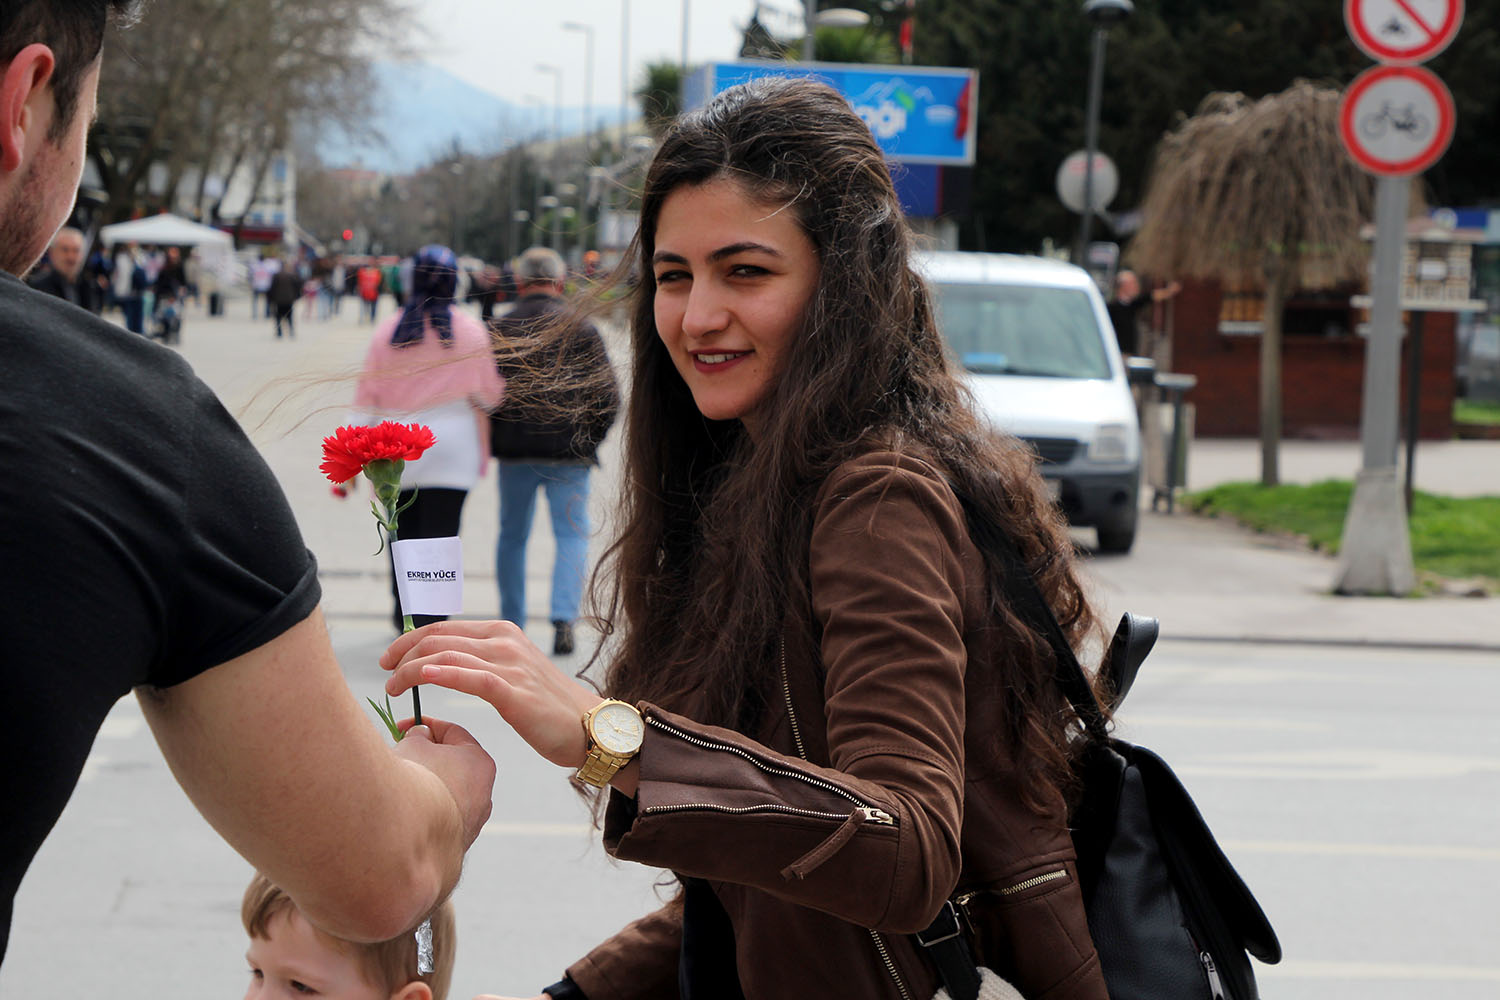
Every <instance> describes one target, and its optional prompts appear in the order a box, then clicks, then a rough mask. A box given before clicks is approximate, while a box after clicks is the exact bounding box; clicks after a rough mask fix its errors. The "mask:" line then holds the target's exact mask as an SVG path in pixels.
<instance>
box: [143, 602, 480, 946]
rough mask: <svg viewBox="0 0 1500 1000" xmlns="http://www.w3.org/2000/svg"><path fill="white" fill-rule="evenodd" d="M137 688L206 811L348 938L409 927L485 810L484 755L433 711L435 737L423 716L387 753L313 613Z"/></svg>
mask: <svg viewBox="0 0 1500 1000" xmlns="http://www.w3.org/2000/svg"><path fill="white" fill-rule="evenodd" d="M137 696H138V698H139V700H140V703H141V707H142V709H143V711H144V713H145V716H146V719H147V721H148V722H149V723H150V725H151V730H152V732H153V733H154V734H155V736H156V741H157V743H158V744H159V745H160V746H161V749H162V753H163V754H164V755H165V757H166V759H167V762H168V764H169V765H170V766H171V768H172V773H173V774H174V775H175V776H176V777H177V781H178V782H179V783H180V784H181V785H182V787H183V789H184V790H185V791H186V792H187V794H188V797H189V798H191V799H192V801H193V804H194V805H195V806H197V808H198V810H199V811H200V812H201V813H202V814H203V816H204V818H206V819H207V820H208V821H209V823H210V824H212V825H213V827H214V829H215V830H217V831H218V832H219V834H220V835H221V836H222V837H223V838H224V839H225V840H226V841H228V842H229V843H230V845H231V846H233V847H234V848H235V850H237V851H239V853H240V854H241V855H243V856H244V857H245V859H246V860H247V861H249V862H250V863H251V864H253V865H254V866H255V867H256V868H258V869H260V870H261V871H262V872H264V873H265V874H266V875H267V876H268V877H269V878H270V879H271V880H272V881H273V882H275V883H276V884H277V885H279V886H281V887H282V888H283V889H285V890H286V892H287V893H288V895H290V896H291V897H292V898H293V899H295V900H296V902H297V905H298V906H299V907H300V908H301V910H302V911H303V913H305V914H306V915H307V917H308V919H309V920H311V921H312V922H313V923H314V924H316V925H317V926H319V927H321V928H323V929H324V930H325V931H327V932H329V933H331V934H334V935H336V936H338V937H341V938H345V939H347V940H352V941H380V940H386V939H389V938H392V937H395V936H396V935H398V934H400V933H401V932H403V931H404V930H407V929H408V928H410V927H412V926H414V925H415V924H416V923H417V922H418V921H419V920H420V919H421V918H422V916H423V915H424V914H425V913H426V912H427V911H429V910H430V909H431V908H432V907H433V906H434V905H435V904H436V903H437V902H438V901H439V900H440V899H442V898H444V897H445V896H446V895H447V894H448V893H449V892H450V891H451V890H452V888H453V886H454V885H455V884H456V883H457V881H458V875H459V869H460V867H461V865H462V863H463V852H464V851H465V849H466V848H467V847H468V845H469V844H471V843H473V841H474V838H475V837H476V836H477V835H478V833H479V829H480V828H481V827H482V826H483V825H484V821H485V820H486V819H487V818H488V816H489V810H490V794H491V790H492V787H493V785H494V779H495V765H494V762H493V761H492V760H491V759H490V757H489V755H488V754H486V753H485V752H484V750H483V749H482V748H481V747H480V746H479V745H478V743H476V742H474V740H473V737H471V736H469V734H468V733H467V732H465V731H464V730H463V729H462V728H460V727H457V726H450V725H448V724H445V723H440V722H436V721H433V722H432V723H431V727H430V728H431V730H432V733H431V736H432V739H431V740H429V739H428V738H427V736H426V735H425V734H423V733H422V732H421V731H420V730H418V731H416V732H414V733H412V734H409V735H408V737H407V738H406V739H405V740H403V741H402V742H401V743H400V744H399V745H398V747H397V748H396V750H395V751H394V752H393V751H392V749H391V748H390V747H389V746H388V745H386V743H385V740H384V738H383V737H382V736H381V735H380V733H379V732H378V731H377V729H376V727H375V726H374V725H373V724H372V723H371V722H370V720H369V719H368V718H367V717H366V716H365V714H364V712H363V711H362V710H361V709H360V707H359V704H358V703H357V702H356V701H355V699H354V696H353V693H352V692H351V691H350V690H349V686H348V684H347V683H346V682H345V680H344V676H343V674H342V672H341V671H340V669H339V666H338V663H337V661H336V660H335V659H334V655H333V648H332V647H331V646H330V644H329V642H328V635H327V632H326V630H325V627H324V624H323V616H322V613H321V612H319V611H314V612H313V614H311V615H310V616H309V617H308V618H307V619H305V620H304V621H302V622H300V623H299V624H297V625H295V626H293V627H292V628H291V629H289V630H288V631H286V632H284V633H283V634H282V635H280V636H278V637H277V638H276V639H273V640H271V641H270V642H268V643H266V644H265V645H263V646H260V647H259V648H257V649H254V650H252V651H251V652H249V653H246V654H245V655H243V656H239V657H236V658H235V659H233V660H230V661H229V662H227V663H224V664H221V665H219V666H217V667H214V668H213V669H211V670H207V671H205V672H203V673H202V674H199V675H198V676H196V677H194V678H192V679H191V680H188V681H185V682H184V683H182V684H178V685H176V686H174V687H170V688H151V689H138V690H137ZM433 740H435V741H437V742H436V743H434V742H432V741H433Z"/></svg>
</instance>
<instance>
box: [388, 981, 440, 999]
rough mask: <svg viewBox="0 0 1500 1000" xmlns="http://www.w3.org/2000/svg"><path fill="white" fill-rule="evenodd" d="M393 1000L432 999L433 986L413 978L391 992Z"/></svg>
mask: <svg viewBox="0 0 1500 1000" xmlns="http://www.w3.org/2000/svg"><path fill="white" fill-rule="evenodd" d="M391 1000H432V987H431V986H428V985H427V984H426V983H424V982H422V981H420V980H413V981H412V982H409V983H407V984H406V985H405V986H403V987H401V988H400V989H399V990H397V991H396V992H394V993H392V994H391Z"/></svg>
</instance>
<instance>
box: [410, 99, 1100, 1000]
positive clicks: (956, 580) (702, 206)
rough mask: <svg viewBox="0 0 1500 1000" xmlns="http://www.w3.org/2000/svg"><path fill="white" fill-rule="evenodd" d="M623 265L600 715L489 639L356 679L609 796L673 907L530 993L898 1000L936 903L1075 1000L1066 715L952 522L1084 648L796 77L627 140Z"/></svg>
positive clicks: (1077, 930)
mask: <svg viewBox="0 0 1500 1000" xmlns="http://www.w3.org/2000/svg"><path fill="white" fill-rule="evenodd" d="M633 252H634V262H635V263H636V265H637V266H638V268H639V273H640V274H641V275H642V276H643V280H642V281H641V283H640V285H639V287H638V288H637V289H636V291H635V298H634V301H633V313H632V318H631V355H632V362H633V370H632V379H631V392H630V405H629V410H628V421H627V424H626V431H625V440H624V445H623V447H624V453H625V471H624V482H623V484H622V496H621V500H620V503H621V508H622V510H621V518H620V522H619V525H620V531H619V536H618V538H617V540H616V541H615V542H614V544H613V545H612V546H611V548H610V549H609V552H608V558H607V559H606V561H605V563H604V564H602V566H601V569H600V571H599V574H598V577H597V578H596V583H598V584H600V585H601V587H600V592H601V594H602V596H603V598H604V600H603V606H604V621H605V623H606V627H607V628H608V629H609V630H611V631H612V638H611V641H610V642H609V643H608V646H607V655H608V658H609V659H608V665H607V669H606V671H605V673H604V678H603V690H604V693H605V694H607V695H608V696H609V699H611V700H608V701H605V702H603V703H602V704H601V702H600V697H599V694H598V693H596V692H595V691H594V690H593V689H592V688H590V687H588V686H587V685H585V684H583V683H580V682H579V681H577V680H574V679H573V678H571V677H568V676H566V675H564V674H563V673H561V672H560V671H558V670H557V669H556V668H555V667H553V666H552V664H551V663H550V662H549V661H548V660H547V659H546V658H545V657H544V656H543V655H542V654H541V653H540V651H538V650H537V649H536V647H535V646H533V645H532V644H531V643H530V642H529V641H528V640H527V639H526V638H525V637H524V635H522V634H521V632H520V631H519V630H518V629H516V628H514V627H513V626H509V625H507V624H505V623H498V622H497V623H490V622H483V623H481V622H448V623H446V624H442V625H434V626H430V627H429V628H427V629H423V630H419V631H417V632H413V633H411V634H409V635H407V636H405V637H403V638H402V639H400V640H398V641H397V642H396V643H395V644H394V645H393V646H392V647H391V648H390V650H389V651H388V652H387V654H386V655H385V657H384V658H383V660H382V665H383V666H385V667H386V668H387V669H390V670H393V671H394V673H393V675H392V677H391V678H390V679H389V682H388V684H387V690H388V691H389V692H390V693H391V694H393V695H394V694H398V693H400V692H403V691H405V690H407V689H408V688H410V687H411V686H412V685H414V684H417V683H430V684H439V685H442V686H445V687H449V688H452V689H454V690H458V691H464V692H468V693H470V694H474V695H477V696H479V697H481V698H484V699H485V700H486V701H488V702H490V703H491V704H492V705H493V706H494V707H495V708H496V710H497V711H498V712H499V713H500V714H501V715H502V716H503V717H504V718H505V719H506V721H507V722H509V723H510V724H511V725H512V726H513V727H514V728H515V729H516V730H517V732H518V733H519V734H520V735H521V736H522V737H523V738H525V739H526V740H527V741H528V742H529V743H530V744H531V745H532V747H533V748H535V749H536V750H537V751H538V752H539V753H540V754H542V756H544V757H545V758H547V759H548V760H551V761H552V762H554V763H556V764H559V765H562V766H565V767H568V768H573V769H577V776H578V777H579V778H580V779H581V780H582V781H583V782H585V783H587V784H592V785H596V786H600V787H604V788H611V789H612V790H611V791H609V792H608V793H607V802H606V803H604V809H603V813H604V816H603V824H604V838H605V845H606V847H607V848H608V850H609V851H610V853H611V854H613V855H614V856H615V857H617V858H621V859H628V860H633V861H638V862H642V863H644V864H648V865H655V866H658V867H661V868H666V869H670V870H671V871H673V872H675V873H676V874H677V876H678V877H679V879H680V880H681V882H682V886H683V889H682V892H681V893H680V894H679V895H678V897H677V898H676V899H674V900H673V901H672V902H671V903H670V904H668V905H667V906H666V907H664V908H663V909H662V910H660V911H658V912H657V913H654V914H651V915H648V916H646V917H643V918H642V919H641V920H638V921H636V922H635V923H633V924H631V925H630V926H629V927H627V928H625V929H624V930H623V931H621V932H620V933H619V934H618V935H616V936H615V937H613V938H611V939H610V940H608V941H606V942H605V943H604V944H602V945H600V946H599V947H598V948H596V949H595V950H594V951H593V952H591V953H590V954H589V955H587V956H586V957H584V958H583V959H581V960H580V961H578V962H577V963H575V964H574V965H573V966H572V967H571V968H569V969H568V970H567V975H566V977H565V978H564V979H563V980H562V981H561V982H559V983H556V984H554V985H552V986H549V987H547V990H546V993H547V994H548V995H550V996H552V997H554V998H556V997H579V996H583V997H588V998H589V1000H611V998H622V1000H623V998H627V997H631V998H634V997H679V996H691V997H694V998H699V997H714V998H718V997H734V996H744V997H749V998H751V1000H760V998H765V1000H772V998H775V1000H781V998H786V997H792V996H809V997H861V998H872V997H890V998H923V1000H925V998H927V997H931V996H932V995H933V993H934V991H935V990H937V989H938V987H939V985H940V984H939V980H938V974H937V972H936V971H935V969H934V965H933V962H932V960H931V958H930V957H929V955H928V954H927V953H926V950H925V949H924V947H923V946H922V945H920V944H919V943H918V942H917V940H916V939H915V937H914V936H913V935H914V934H915V933H916V932H920V931H923V930H924V929H926V928H927V927H928V926H929V924H931V923H932V922H933V920H934V917H935V916H937V915H938V914H939V913H940V912H941V911H944V910H945V909H946V907H947V904H948V901H949V900H950V899H953V900H957V901H958V902H959V904H960V909H961V910H962V911H963V913H964V916H965V917H966V920H967V923H968V924H969V925H970V927H969V931H970V933H969V934H968V935H967V936H968V937H969V938H970V940H971V942H972V943H973V945H974V946H975V947H976V949H977V953H976V955H975V958H976V959H977V960H978V962H979V963H980V964H982V965H984V966H986V967H988V968H989V969H991V970H993V971H994V973H996V974H998V975H999V976H1000V977H1002V978H1003V979H1004V980H1007V981H1009V982H1010V983H1013V984H1014V985H1015V986H1016V987H1017V988H1019V990H1020V991H1021V992H1022V993H1023V994H1024V995H1025V996H1027V997H1032V998H1040V997H1046V998H1048V1000H1062V998H1066V1000H1081V998H1090V1000H1095V998H1097V1000H1104V998H1105V995H1106V994H1105V987H1104V981H1103V978H1102V976H1101V975H1100V972H1099V966H1098V959H1097V957H1096V956H1095V953H1094V949H1093V946H1092V943H1091V942H1090V940H1089V936H1088V927H1087V923H1086V920H1085V916H1084V908H1083V901H1082V897H1081V894H1080V892H1079V888H1078V882H1077V872H1076V866H1075V860H1074V853H1073V847H1072V843H1071V840H1070V837H1069V832H1068V827H1067V799H1068V792H1069V790H1070V787H1071V784H1072V766H1071V762H1070V754H1069V746H1070V742H1071V741H1070V736H1071V734H1072V732H1073V726H1074V720H1073V716H1072V714H1071V712H1070V710H1069V708H1068V705H1067V703H1066V701H1065V700H1064V699H1063V697H1062V696H1061V694H1060V693H1059V691H1058V688H1057V684H1056V682H1055V680H1054V679H1053V671H1054V665H1053V657H1052V654H1051V651H1050V649H1049V647H1048V645H1047V642H1046V640H1045V639H1044V638H1042V637H1041V636H1040V635H1038V634H1037V633H1036V632H1035V631H1034V630H1032V629H1031V628H1028V627H1027V626H1026V624H1025V623H1023V621H1022V620H1021V619H1020V618H1019V617H1018V616H1017V614H1016V613H1015V612H1014V611H1013V609H1012V608H1011V607H1010V606H1009V602H1008V601H1007V597H1006V595H1007V584H1006V581H1005V579H1004V577H1005V570H1004V567H1005V565H1007V562H1006V560H1004V559H1002V558H1001V557H1000V556H999V555H997V554H996V553H995V552H992V551H988V549H987V548H986V547H984V546H981V545H978V544H976V542H975V541H974V540H973V539H972V538H971V536H970V524H971V523H973V522H972V519H973V518H982V519H984V521H985V523H986V524H987V525H990V526H993V527H994V528H996V529H998V530H999V531H1001V532H1003V534H1004V535H1005V536H1006V537H1008V539H1009V540H1010V542H1011V543H1012V544H1013V546H1014V548H1015V550H1016V551H1017V552H1018V553H1019V556H1020V559H1021V561H1023V562H1024V563H1025V564H1026V566H1027V567H1028V569H1029V571H1030V572H1031V574H1032V575H1033V576H1034V577H1035V578H1036V580H1037V581H1038V583H1039V585H1040V587H1041V589H1042V592H1043V593H1044V594H1045V595H1046V598H1047V600H1048V602H1049V604H1050V605H1051V607H1052V608H1053V610H1054V611H1055V613H1056V615H1057V617H1058V619H1059V621H1060V622H1061V623H1062V626H1063V628H1064V630H1065V631H1066V633H1067V634H1068V636H1069V638H1070V640H1071V641H1072V642H1073V643H1074V644H1075V645H1082V644H1083V643H1084V642H1085V641H1086V639H1087V638H1088V636H1089V635H1090V634H1091V632H1092V630H1093V628H1094V619H1093V617H1092V615H1091V614H1090V611H1089V608H1088V606H1087V603H1086V601H1085V598H1084V594H1083V590H1082V587H1081V585H1080V581H1079V579H1078V576H1077V573H1076V567H1075V563H1074V559H1073V550H1072V547H1071V544H1070V542H1069V538H1068V535H1067V530H1066V525H1065V524H1064V522H1063V520H1062V519H1061V517H1060V515H1059V514H1058V513H1057V512H1056V511H1055V509H1054V508H1053V507H1052V506H1051V505H1050V504H1049V502H1048V500H1047V498H1046V494H1045V490H1044V488H1043V483H1042V480H1041V478H1040V476H1039V475H1038V473H1037V472H1036V470H1035V468H1034V465H1033V459H1032V456H1031V455H1030V453H1029V452H1027V451H1026V450H1025V449H1023V448H1021V447H1020V446H1019V445H1018V444H1017V443H1016V442H1015V441H1014V440H1013V439H1006V438H1003V437H1001V436H998V435H996V434H995V433H994V432H993V431H992V430H991V429H990V428H988V427H987V426H986V425H985V424H984V423H983V422H982V420H981V419H980V418H979V417H978V416H976V414H975V411H974V409H973V407H972V405H971V402H970V401H969V399H968V398H967V396H966V394H965V392H964V391H963V389H962V387H961V385H960V383H959V381H958V380H957V377H956V376H955V374H954V371H953V369H952V367H951V366H950V363H949V360H948V359H947V357H946V356H945V352H944V347H943V342H942V340H941V338H940V336H939V332H938V330H937V328H936V324H935V320H934V311H933V307H932V302H931V299H930V296H929V292H928V289H927V287H926V285H925V283H924V282H923V280H922V278H921V277H920V276H919V275H918V274H917V272H916V271H915V270H914V269H913V266H912V234H911V232H910V230H909V229H908V227H907V224H906V222H905V219H904V218H903V216H902V213H901V209H900V205H899V202H898V200H897V197H896V193H895V190H894V188H893V186H892V183H891V178H890V174H889V171H888V167H887V165H886V162H885V159H884V157H883V155H882V154H881V151H880V149H879V147H878V146H877V145H876V144H875V142H874V139H873V138H872V137H871V135H870V132H869V129H868V128H867V127H866V126H865V124H864V123H863V122H862V121H861V120H860V119H859V117H858V116H857V115H856V114H855V113H854V112H853V110H852V109H851V108H850V106H849V105H848V103H847V102H846V101H845V100H844V99H843V98H842V97H840V96H839V95H838V94H837V93H836V92H835V91H833V90H831V89H829V88H827V87H825V86H823V85H821V84H818V83H813V82H808V81H800V82H798V81H788V80H768V81H759V82H755V83H751V84H746V85H743V86H740V87H737V88H734V89H732V90H729V91H727V92H725V93H723V94H721V95H719V96H718V97H717V98H715V99H714V100H713V101H712V102H710V103H709V104H708V105H707V106H706V107H704V108H702V109H700V110H698V111H696V112H693V113H691V114H688V115H685V116H684V117H682V118H681V119H679V121H678V122H677V123H676V124H675V126H674V127H673V128H672V129H671V131H670V132H669V133H668V134H667V135H666V136H665V138H664V139H663V141H662V144H661V147H660V149H659V150H658V152H657V154H656V156H655V159H654V160H653V162H652V164H651V167H650V169H649V172H648V174H647V177H646V182H645V190H644V193H643V200H642V206H641V223H640V230H639V233H638V235H637V238H636V244H635V246H634V248H633ZM580 718H582V719H583V725H582V726H580V724H579V720H580Z"/></svg>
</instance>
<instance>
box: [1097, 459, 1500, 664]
mask: <svg viewBox="0 0 1500 1000" xmlns="http://www.w3.org/2000/svg"><path fill="white" fill-rule="evenodd" d="M1360 461H1361V456H1360V445H1359V442H1357V441H1286V442H1283V443H1282V447H1281V451H1280V464H1281V477H1282V481H1283V482H1288V483H1311V482H1316V481H1318V480H1322V479H1331V478H1339V479H1352V478H1354V476H1355V474H1356V473H1357V472H1358V470H1359V467H1360ZM1414 465H1415V470H1416V476H1415V484H1416V486H1417V488H1418V489H1422V490H1428V491H1431V492H1434V493H1444V494H1449V495H1453V496H1479V495H1500V442H1494V441H1440V442H1429V441H1424V442H1421V443H1419V444H1418V447H1417V454H1416V461H1415V463H1414ZM1187 472H1188V475H1187V479H1188V486H1189V488H1190V489H1194V490H1199V489H1206V488H1207V487H1209V486H1212V485H1215V484H1217V483H1221V482H1228V481H1234V480H1251V481H1253V480H1256V479H1258V478H1259V475H1260V443H1259V442H1258V441H1254V440H1225V439H1213V438H1207V439H1198V440H1195V441H1193V442H1192V448H1191V452H1190V455H1189V459H1188V470H1187ZM1087 569H1088V573H1089V576H1090V577H1091V579H1092V580H1093V581H1094V584H1095V586H1094V596H1095V599H1096V601H1097V603H1098V605H1099V608H1100V611H1101V614H1103V616H1104V618H1105V621H1106V623H1108V624H1109V625H1110V626H1111V627H1112V626H1113V624H1114V622H1116V621H1117V620H1118V619H1119V616H1120V614H1121V613H1123V612H1125V611H1135V612H1138V613H1140V614H1147V615H1151V616H1153V617H1156V618H1159V619H1160V620H1161V625H1162V639H1163V641H1169V640H1214V641H1238V642H1280V643H1289V642H1297V643H1331V644H1338V645H1351V646H1364V645H1368V646H1384V647H1393V648H1411V649H1422V648H1433V649H1476V650H1494V651H1496V652H1500V602H1497V599H1496V598H1494V597H1490V598H1483V597H1460V596H1431V597H1411V598H1392V597H1342V596H1338V595H1335V594H1333V593H1332V587H1333V584H1334V580H1335V577H1336V575H1337V571H1338V563H1337V560H1336V559H1335V558H1333V557H1331V556H1328V555H1325V554H1322V553H1318V552H1312V551H1310V550H1308V549H1307V548H1305V547H1304V546H1303V545H1301V544H1300V543H1298V542H1296V541H1294V540H1291V539H1284V538H1277V537H1274V536H1270V535H1264V534H1259V533H1256V532H1254V531H1251V530H1249V529H1247V528H1244V527H1241V526H1240V525H1238V524H1237V523H1234V522H1231V521H1225V520H1219V519H1213V518H1204V517H1198V516H1196V515H1193V514H1189V513H1186V512H1184V510H1183V508H1182V507H1181V506H1180V505H1178V506H1177V511H1176V513H1174V514H1172V515H1167V514H1166V513H1164V512H1160V513H1158V512H1153V511H1151V510H1149V508H1148V509H1146V510H1143V511H1142V513H1141V527H1140V532H1139V534H1138V536H1137V538H1136V544H1135V548H1134V549H1133V550H1132V551H1131V553H1130V555H1129V556H1110V555H1104V554H1095V555H1093V556H1092V557H1091V558H1090V559H1089V560H1088V566H1087Z"/></svg>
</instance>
